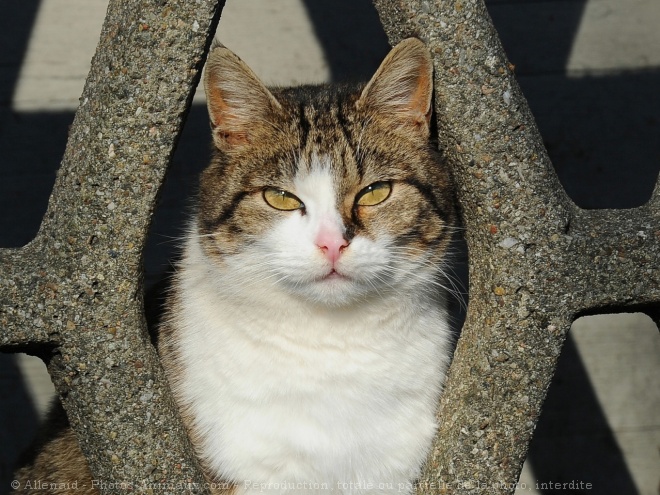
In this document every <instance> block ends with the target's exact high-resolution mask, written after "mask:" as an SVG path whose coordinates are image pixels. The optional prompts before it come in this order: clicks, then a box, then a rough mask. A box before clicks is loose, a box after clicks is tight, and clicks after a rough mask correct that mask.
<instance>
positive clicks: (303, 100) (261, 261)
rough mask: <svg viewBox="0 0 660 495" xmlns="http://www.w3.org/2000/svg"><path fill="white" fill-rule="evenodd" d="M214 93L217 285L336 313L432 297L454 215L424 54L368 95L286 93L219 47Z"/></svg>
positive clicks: (396, 54)
mask: <svg viewBox="0 0 660 495" xmlns="http://www.w3.org/2000/svg"><path fill="white" fill-rule="evenodd" d="M204 86H205V89H206V94H207V104H208V110H209V115H210V120H211V127H212V132H213V142H214V145H215V148H216V153H215V157H214V158H213V160H212V162H211V165H210V166H209V167H208V168H207V169H206V170H205V171H204V173H203V174H202V177H201V183H200V199H199V212H198V218H197V230H198V232H197V234H198V235H199V239H200V243H201V246H202V249H203V252H204V254H205V256H206V258H207V259H208V260H209V261H210V262H211V263H212V264H213V265H214V266H215V267H216V268H217V270H218V274H219V275H222V276H225V277H230V279H231V280H233V283H234V284H235V285H236V287H237V289H240V288H241V287H245V288H249V290H254V291H257V290H262V289H263V290H271V289H273V288H275V289H277V290H282V291H285V292H288V293H290V294H293V295H294V296H296V297H300V298H302V299H305V300H308V301H312V302H314V303H318V304H326V305H331V306H337V305H349V304H355V303H359V302H360V301H363V300H364V299H365V298H369V297H380V296H381V295H383V294H392V293H394V294H396V293H405V292H406V291H410V290H411V289H412V288H413V287H420V286H422V285H425V286H426V287H427V288H429V289H430V290H434V287H433V284H434V283H437V278H438V276H440V275H441V272H442V263H443V259H444V255H445V251H446V249H447V246H448V243H449V240H450V238H451V230H452V229H451V226H452V224H453V222H454V219H455V212H454V204H453V193H452V188H451V181H450V177H449V174H448V172H447V170H446V167H445V166H444V165H443V164H442V163H441V161H440V160H439V159H438V156H437V153H436V152H435V150H434V149H433V147H432V146H431V144H430V143H429V121H430V115H431V98H432V90H433V83H432V64H431V60H430V57H429V54H428V52H427V50H426V48H425V46H424V45H423V43H422V42H420V41H419V40H416V39H408V40H405V41H403V42H401V43H400V44H399V45H397V46H396V47H395V48H394V49H393V50H392V51H391V52H390V53H389V55H388V56H387V57H386V58H385V60H384V61H383V63H382V64H381V66H380V68H379V69H378V70H377V72H376V74H375V75H374V76H373V78H372V79H371V80H370V81H369V82H368V83H367V84H366V85H363V86H356V87H351V86H306V87H300V88H289V89H277V88H276V89H268V88H266V86H264V85H263V84H262V83H261V82H260V81H259V79H258V78H257V76H256V75H255V74H254V72H252V70H250V68H249V67H248V66H247V65H246V64H245V63H244V62H243V61H241V60H240V59H239V58H238V57H237V56H236V55H235V54H234V53H232V52H231V51H229V50H228V49H227V48H225V47H223V46H216V47H214V48H213V49H212V51H211V53H210V55H209V59H208V62H207V67H206V72H205V77H204Z"/></svg>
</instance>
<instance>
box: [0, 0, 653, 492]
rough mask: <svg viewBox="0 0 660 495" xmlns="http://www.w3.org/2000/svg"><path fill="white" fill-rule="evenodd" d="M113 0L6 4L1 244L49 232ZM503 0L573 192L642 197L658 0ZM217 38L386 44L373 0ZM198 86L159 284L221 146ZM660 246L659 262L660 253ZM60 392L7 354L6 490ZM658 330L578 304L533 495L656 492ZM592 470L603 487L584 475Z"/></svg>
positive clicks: (279, 55)
mask: <svg viewBox="0 0 660 495" xmlns="http://www.w3.org/2000/svg"><path fill="white" fill-rule="evenodd" d="M106 4H107V1H106V0H49V1H43V2H41V1H39V0H9V2H8V5H6V6H5V15H3V16H2V18H1V19H0V46H2V47H3V50H2V51H1V52H0V246H3V247H9V246H20V245H23V244H25V243H26V242H28V241H29V240H30V239H31V238H32V237H33V236H34V234H35V233H36V230H37V228H38V226H39V222H40V218H41V215H42V214H43V212H44V211H45V207H46V202H47V200H48V195H49V192H50V189H51V188H52V184H53V181H54V177H55V172H56V170H57V166H58V164H59V160H60V157H61V155H62V152H63V150H64V145H65V143H66V134H67V126H68V124H69V123H70V122H71V120H72V118H73V112H74V111H75V108H76V106H77V104H78V96H79V95H80V93H81V90H82V86H83V83H84V79H85V77H86V75H87V69H88V66H89V61H90V59H91V57H92V55H93V53H94V49H95V46H96V41H97V38H98V34H99V31H100V26H101V23H102V20H103V16H104V13H105V8H106ZM488 7H489V11H490V13H491V15H492V17H493V20H494V21H495V24H496V26H497V27H498V30H499V31H500V34H501V37H502V39H503V42H504V46H505V49H506V50H507V52H508V54H509V58H510V59H511V61H512V62H513V63H514V64H516V71H517V73H518V75H519V81H520V84H521V86H522V88H523V91H524V92H525V95H526V96H527V98H528V100H529V102H530V106H531V107H532V110H533V112H534V114H535V116H536V117H537V120H538V123H539V127H540V129H541V132H542V134H543V136H544V139H545V141H546V145H547V147H548V150H549V152H550V155H551V157H552V159H553V162H554V164H555V167H556V169H557V172H558V174H559V176H560V178H561V179H562V181H563V183H564V185H565V187H566V189H567V191H568V192H569V194H571V196H572V197H573V199H574V200H575V201H576V202H577V203H578V204H579V205H580V206H583V207H590V208H602V207H632V206H636V205H639V204H642V203H643V202H644V201H645V199H646V198H648V196H649V195H650V192H651V188H652V186H653V183H654V182H655V178H656V177H657V175H658V170H660V139H658V135H659V133H660V97H659V96H658V88H660V50H658V48H659V47H660V31H659V30H658V29H657V27H658V26H659V25H660V3H659V2H657V1H656V0H628V1H627V2H620V1H617V0H590V1H581V0H576V1H570V2H568V1H559V0H547V1H535V2H519V1H517V0H491V1H490V2H488ZM218 36H219V37H220V38H221V39H222V40H223V42H224V43H225V44H226V45H227V46H228V47H230V48H231V49H233V50H234V51H236V52H237V53H238V54H239V55H240V56H241V57H242V58H243V59H244V60H245V61H246V62H247V63H248V64H249V65H250V66H251V67H252V68H253V69H254V70H255V72H256V73H257V74H259V75H260V76H261V77H262V79H263V80H264V81H266V82H267V83H271V84H278V85H290V84H297V83H304V82H323V81H330V80H343V79H347V78H360V79H364V78H367V77H369V76H370V75H371V73H372V72H373V71H374V70H375V68H376V67H377V66H378V64H379V63H380V60H381V59H382V57H383V56H384V55H385V53H386V52H387V50H388V47H387V42H386V39H385V36H384V34H383V32H382V30H381V28H380V25H379V23H378V18H377V16H376V13H375V11H374V10H373V8H372V7H371V4H370V2H369V1H368V0H337V1H332V2H331V1H329V0H322V1H321V0H316V1H312V0H279V1H277V2H274V1H272V0H270V1H269V0H241V1H238V0H233V1H232V0H229V1H228V2H227V6H226V8H225V10H224V13H223V17H222V19H221V22H220V28H219V31H218ZM208 143H209V138H208V125H207V120H206V115H205V109H204V107H203V95H202V94H198V96H197V97H196V100H195V105H194V106H193V108H192V110H191V113H190V116H189V119H188V123H187V124H186V128H185V130H184V134H183V136H182V139H181V143H180V145H179V149H178V151H177V153H176V155H175V157H174V163H173V166H172V170H171V173H170V176H169V179H168V183H167V185H166V189H165V191H164V193H163V197H162V202H161V206H160V207H159V210H158V212H157V214H156V217H155V218H154V223H153V226H152V232H151V236H150V245H149V248H148V252H147V255H146V266H145V271H146V276H147V282H148V284H153V283H155V282H156V281H157V280H158V279H159V278H160V276H161V275H162V273H163V271H164V270H165V269H166V268H167V267H168V260H169V259H170V258H171V257H172V255H173V253H174V252H175V246H176V238H177V237H178V236H179V235H180V228H181V225H182V223H183V221H184V219H185V213H184V212H185V205H186V199H185V198H187V197H188V195H189V194H190V192H191V191H192V190H193V189H194V184H195V180H196V179H195V176H196V174H197V172H198V171H199V170H200V169H201V168H202V167H203V166H204V164H205V161H206V157H207V150H208V147H209V144H208ZM659 262H660V261H659ZM51 397H52V387H51V386H50V381H49V379H48V376H47V375H46V374H45V369H44V367H43V364H41V362H40V361H39V360H37V359H35V358H30V357H27V356H22V355H18V356H7V355H3V356H0V442H1V447H2V448H1V449H0V493H3V490H5V489H7V488H8V485H7V483H8V481H9V480H11V466H10V465H11V464H12V463H13V462H14V459H15V457H16V455H17V453H18V451H19V450H21V449H22V448H23V447H24V446H25V445H26V444H27V443H28V442H29V441H30V438H31V436H32V435H33V433H34V429H35V426H36V424H37V421H38V419H39V418H41V417H43V414H44V412H45V411H46V409H47V407H48V403H49V402H50V400H51ZM658 411H660V339H659V338H658V332H657V328H656V327H655V325H654V324H653V323H652V322H651V320H649V319H648V318H647V317H645V316H643V315H628V316H625V317H624V316H616V317H615V316H600V317H592V318H585V319H581V320H578V321H577V322H576V323H575V325H574V327H573V330H572V332H571V337H570V339H569V341H568V343H567V345H566V348H565V350H564V353H563V355H562V358H561V359H560V365H559V369H558V373H557V376H556V378H555V380H554V382H553V386H552V388H551V391H550V394H549V397H548V401H547V404H546V407H545V408H544V413H543V415H542V418H541V421H540V422H539V426H538V430H537V433H536V435H535V439H534V440H533V442H532V445H531V449H530V456H529V459H528V462H527V463H526V466H525V469H524V471H523V475H522V477H521V488H520V489H519V492H520V493H544V494H545V493H569V491H568V489H569V488H570V487H569V486H566V489H563V488H562V489H557V486H556V484H557V483H559V484H561V483H570V482H574V485H573V486H578V487H579V486H580V483H581V489H582V491H579V490H575V493H586V492H587V491H590V490H592V491H593V492H594V493H598V494H617V495H618V494H634V493H638V494H640V495H657V494H658V493H659V491H658V490H659V484H660V413H659V412H658ZM586 483H591V488H587V487H586Z"/></svg>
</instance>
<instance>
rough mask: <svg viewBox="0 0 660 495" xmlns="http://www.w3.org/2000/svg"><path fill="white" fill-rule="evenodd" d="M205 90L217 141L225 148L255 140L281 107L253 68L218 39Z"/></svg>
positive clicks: (208, 64) (217, 144)
mask: <svg viewBox="0 0 660 495" xmlns="http://www.w3.org/2000/svg"><path fill="white" fill-rule="evenodd" d="M204 90H205V91H206V104H207V107H208V111H209V117H210V119H211V128H212V129H213V141H214V143H215V145H216V146H217V147H218V148H219V149H222V150H227V149H229V148H233V147H236V146H242V145H245V144H248V143H250V142H251V141H253V140H255V139H256V136H257V135H258V133H259V132H260V131H261V130H263V129H265V128H268V122H270V121H272V119H271V115H272V113H273V111H274V110H276V109H279V108H280V104H279V102H278V101H277V100H276V99H275V97H274V96H273V95H272V94H271V92H270V91H268V89H267V88H266V86H264V85H263V83H262V82H261V81H260V80H259V78H257V76H256V75H255V73H254V72H252V69H250V68H249V67H248V66H247V65H246V64H245V62H243V61H242V60H241V59H240V58H238V56H237V55H235V54H234V53H233V52H232V51H230V50H228V49H227V48H225V47H224V46H223V45H221V44H220V43H214V45H213V47H212V48H211V53H210V54H209V57H208V60H207V62H206V70H205V72H204ZM264 124H265V125H264Z"/></svg>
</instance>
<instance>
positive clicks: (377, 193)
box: [355, 181, 392, 206]
mask: <svg viewBox="0 0 660 495" xmlns="http://www.w3.org/2000/svg"><path fill="white" fill-rule="evenodd" d="M391 192H392V183H391V182H386V181H380V182H374V183H373V184H370V185H368V186H367V187H365V188H364V189H362V191H360V192H359V193H358V194H357V196H356V198H355V203H356V204H357V205H358V206H374V205H377V204H380V203H382V202H383V201H385V200H386V199H387V198H389V197H390V193H391Z"/></svg>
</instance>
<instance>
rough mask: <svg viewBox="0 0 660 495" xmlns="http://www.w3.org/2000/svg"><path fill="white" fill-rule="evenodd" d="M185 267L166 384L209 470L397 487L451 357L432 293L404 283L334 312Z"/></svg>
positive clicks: (305, 484)
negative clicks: (250, 291)
mask: <svg viewBox="0 0 660 495" xmlns="http://www.w3.org/2000/svg"><path fill="white" fill-rule="evenodd" d="M192 251H196V249H193V250H192ZM196 252H197V254H198V255H199V254H200V253H199V251H196ZM189 255H190V256H189V260H191V259H194V258H195V256H196V255H195V253H194V252H193V253H192V254H191V253H190V252H189ZM198 261H199V260H198ZM185 273H186V276H184V277H182V279H181V287H180V289H181V294H182V297H183V301H182V302H183V304H182V306H183V311H182V312H181V314H179V315H178V317H177V318H176V326H177V328H178V329H179V330H178V332H179V333H177V340H178V343H179V346H180V356H181V361H182V362H181V364H182V365H183V372H182V376H180V377H178V379H177V381H178V383H177V384H176V385H175V386H176V387H177V389H178V390H177V391H178V394H177V395H178V397H179V398H180V399H182V400H183V401H184V402H185V406H186V408H187V410H188V411H189V413H191V415H192V418H193V421H194V424H195V429H196V433H197V434H198V436H199V438H200V439H201V442H200V445H198V448H199V449H200V451H201V454H202V456H203V457H204V459H205V461H206V463H207V465H208V466H209V467H210V468H211V469H212V470H213V473H214V475H216V476H217V477H218V478H219V479H225V480H227V479H229V480H232V481H234V482H235V483H236V484H237V485H238V486H239V492H241V491H244V492H246V493H248V492H250V491H268V492H269V493H305V494H309V493H315V492H318V493H329V492H328V490H331V491H333V492H334V493H345V494H349V493H355V494H357V493H370V494H377V493H401V492H403V493H405V492H406V489H405V487H406V485H407V484H408V483H410V481H412V480H414V478H415V477H416V476H417V474H418V471H419V468H420V465H421V463H422V462H423V461H424V458H425V455H426V453H427V450H428V447H429V445H430V441H431V438H432V436H433V433H434V431H435V420H434V412H435V407H436V403H437V399H438V395H439V391H440V387H441V383H442V379H443V376H444V371H445V369H446V366H447V364H448V363H447V345H448V339H449V337H448V335H449V330H448V328H447V324H446V318H445V315H444V311H443V309H442V308H440V307H437V302H435V303H432V302H431V301H429V300H428V298H425V297H423V296H420V295H419V294H400V295H399V296H398V297H396V298H395V297H389V298H378V299H375V300H373V301H369V302H366V303H364V304H362V305H360V306H358V307H354V308H353V309H347V310H332V309H329V308H318V307H317V308H314V307H311V306H310V305H309V304H308V303H304V302H300V301H297V300H295V299H293V298H291V297H289V296H287V295H285V294H283V293H271V294H261V293H259V292H258V291H255V292H256V294H255V295H253V296H252V297H251V298H250V299H249V300H243V299H241V297H240V296H238V295H234V296H232V295H230V294H231V291H227V287H226V286H225V285H223V281H222V279H221V278H218V277H217V276H213V275H212V272H211V271H209V270H208V266H205V263H203V262H202V263H190V264H189V265H188V267H187V268H186V271H185ZM225 282H226V281H225ZM223 287H224V290H223ZM315 488H316V489H315Z"/></svg>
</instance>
